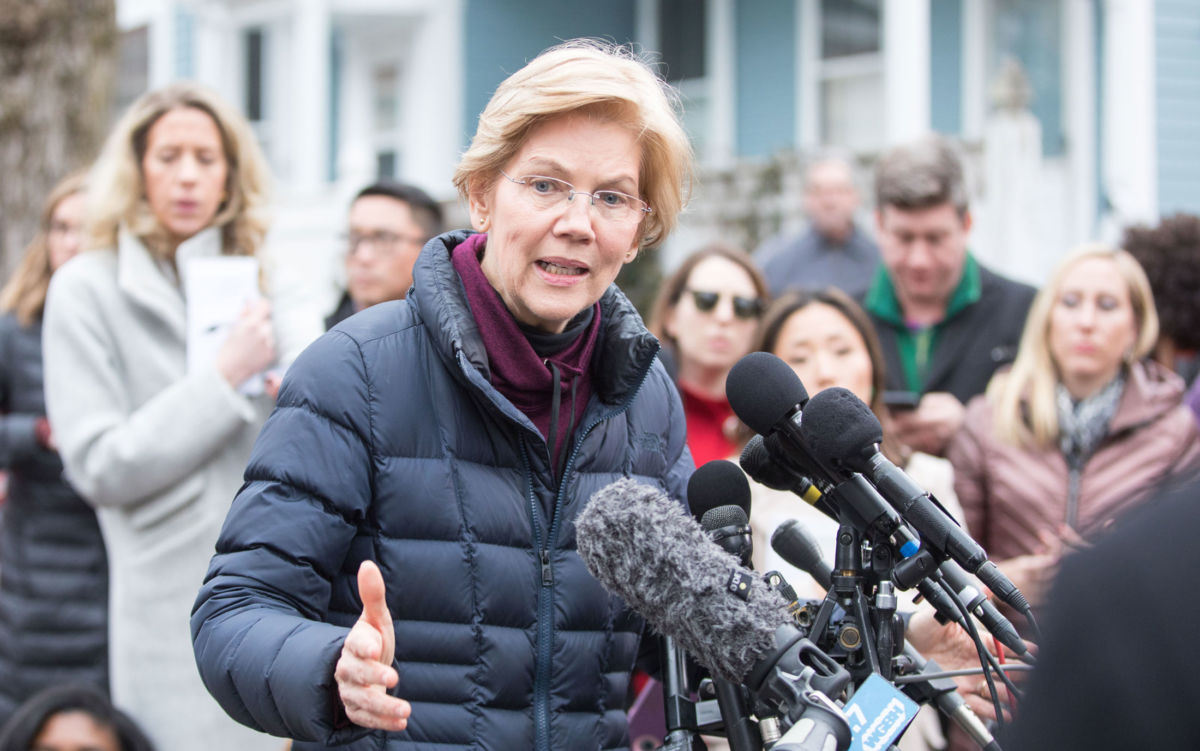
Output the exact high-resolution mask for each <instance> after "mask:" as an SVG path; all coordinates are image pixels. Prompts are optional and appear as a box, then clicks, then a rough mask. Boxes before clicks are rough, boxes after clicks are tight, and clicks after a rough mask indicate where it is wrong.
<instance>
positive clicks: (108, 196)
mask: <svg viewBox="0 0 1200 751" xmlns="http://www.w3.org/2000/svg"><path fill="white" fill-rule="evenodd" d="M181 108H192V109H197V110H200V111H201V112H204V113H206V114H207V115H208V116H209V117H211V118H212V119H213V122H214V123H215V124H216V126H217V130H218V131H219V132H220V134H221V145H222V147H223V149H224V151H225V161H226V163H227V164H228V176H227V177H226V184H225V194H226V197H225V199H224V200H223V201H222V202H221V204H220V206H219V207H218V208H217V214H216V216H215V217H213V221H212V225H213V226H217V227H221V228H222V237H221V239H222V247H223V251H222V252H224V253H226V254H228V255H254V254H255V253H256V252H257V251H258V249H259V247H260V246H261V245H262V242H263V238H264V237H265V236H266V233H267V226H268V217H267V213H266V206H267V198H268V197H267V192H268V189H269V183H270V170H269V168H268V167H267V162H266V159H265V158H263V154H262V150H261V149H260V148H259V146H258V140H257V139H256V138H255V137H254V133H253V132H252V131H251V130H250V125H249V124H248V123H247V122H246V120H245V118H243V117H242V116H241V115H240V114H239V113H238V112H237V110H235V109H234V108H233V107H231V106H230V105H229V104H227V103H226V102H225V101H224V100H223V99H221V97H219V96H218V95H217V94H216V93H215V92H213V91H212V90H210V89H208V88H205V87H203V86H200V85H199V84H196V83H191V82H188V81H181V82H178V83H173V84H170V85H169V86H166V87H164V88H161V89H157V90H154V91H150V92H147V93H145V94H143V95H142V96H141V97H139V98H138V100H137V101H136V102H134V103H133V104H132V105H131V106H130V107H129V109H128V110H127V111H126V112H125V114H124V115H122V116H121V119H120V120H119V121H118V122H117V124H116V127H114V128H113V131H112V133H110V134H109V136H108V140H107V141H106V142H105V144H104V149H103V151H101V153H100V158H99V159H98V160H97V162H96V166H95V169H94V170H93V172H92V177H91V181H90V183H91V188H92V189H91V190H90V191H89V192H88V218H87V235H86V238H85V243H84V245H85V247H86V248H89V249H94V248H111V247H115V246H116V244H117V231H118V229H119V228H121V227H122V226H124V227H125V228H126V229H128V230H129V231H130V232H131V233H132V234H133V235H134V236H136V237H137V238H139V239H140V240H141V241H142V242H143V243H144V244H145V245H146V247H147V248H149V249H150V251H151V252H152V253H154V254H155V255H158V256H161V257H164V258H165V257H168V256H170V254H171V252H172V248H171V246H170V243H169V241H168V239H167V233H166V230H165V229H164V228H163V227H162V225H161V224H160V223H159V221H158V218H157V217H155V215H154V212H153V211H151V209H150V204H149V202H148V201H147V199H146V186H145V180H144V179H143V175H142V158H143V157H144V156H145V153H146V140H147V138H148V136H149V132H150V128H151V127H152V126H153V125H154V123H156V122H158V119H159V118H160V117H162V116H163V115H165V114H166V113H168V112H170V111H171V110H175V109H181Z"/></svg>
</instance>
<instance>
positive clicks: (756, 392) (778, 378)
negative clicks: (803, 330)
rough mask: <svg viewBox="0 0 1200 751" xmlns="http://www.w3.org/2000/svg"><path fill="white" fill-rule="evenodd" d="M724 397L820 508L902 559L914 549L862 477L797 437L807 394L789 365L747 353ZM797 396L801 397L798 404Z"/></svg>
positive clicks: (903, 527) (771, 456)
mask: <svg viewBox="0 0 1200 751" xmlns="http://www.w3.org/2000/svg"><path fill="white" fill-rule="evenodd" d="M725 393H726V396H727V397H728V398H729V404H730V406H732V407H733V410H734V412H736V413H737V414H738V417H740V418H741V419H742V421H743V422H745V423H746V424H747V425H749V426H750V427H751V428H753V429H754V430H756V431H757V432H759V433H760V434H762V435H763V446H764V447H765V449H766V452H767V456H768V459H770V460H775V461H777V462H780V463H783V464H784V465H785V466H786V467H787V468H788V469H790V470H791V471H793V472H794V473H796V474H799V475H802V476H804V477H807V478H811V479H812V480H813V481H814V482H815V483H817V484H819V485H820V486H821V488H820V490H821V493H822V494H823V496H824V497H823V499H822V500H823V502H824V503H825V504H826V506H825V507H821V510H822V511H825V512H826V513H828V510H827V508H828V509H837V512H836V513H835V514H832V516H834V517H835V518H837V519H838V520H839V521H842V522H845V523H849V524H850V525H851V526H853V527H855V528H856V529H858V530H860V531H865V530H867V529H869V528H874V529H875V530H877V531H879V532H880V533H882V534H883V536H884V537H888V538H890V539H891V540H892V542H893V543H894V544H895V546H896V549H897V550H899V551H900V554H901V555H902V556H905V557H907V556H910V555H912V554H914V553H915V552H916V550H917V545H916V542H915V538H914V536H913V535H912V533H911V531H910V530H909V529H908V527H907V526H906V525H904V524H903V522H902V520H901V518H900V516H899V514H897V513H896V511H895V509H893V508H892V507H891V506H890V505H888V503H887V502H886V501H884V500H883V498H881V497H880V496H879V493H877V492H876V491H875V488H873V487H872V486H871V484H870V483H869V482H867V481H866V480H865V479H864V478H863V477H862V476H861V475H858V474H851V473H845V472H841V471H839V470H836V469H835V468H833V467H831V466H830V465H829V464H828V463H827V462H825V460H824V459H823V458H822V457H820V456H818V455H816V454H814V453H813V452H812V451H810V450H809V448H808V446H807V444H805V442H804V440H803V438H802V437H801V427H802V425H803V417H804V416H803V414H802V412H801V404H807V403H808V402H809V399H808V398H807V397H808V392H807V391H805V389H804V384H802V383H800V378H799V377H797V375H796V373H795V371H794V370H792V368H791V366H790V365H788V364H787V363H785V362H784V361H783V360H780V359H779V358H778V357H776V356H775V355H772V354H769V353H766V352H751V353H750V354H749V355H746V356H745V357H743V358H742V359H741V360H739V361H738V362H737V364H736V365H734V366H733V369H732V370H730V371H729V376H728V378H726V379H725ZM800 397H804V398H803V399H801V398H800Z"/></svg>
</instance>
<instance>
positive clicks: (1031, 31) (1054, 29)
mask: <svg viewBox="0 0 1200 751" xmlns="http://www.w3.org/2000/svg"><path fill="white" fill-rule="evenodd" d="M990 11H991V12H990V18H989V21H990V23H988V26H987V28H988V29H989V39H988V60H987V79H986V81H985V91H990V90H991V88H992V86H993V85H994V84H995V82H996V80H997V77H998V76H999V74H1000V72H1001V70H1003V69H1004V67H1005V65H1006V64H1007V63H1008V62H1009V61H1011V60H1015V61H1017V62H1018V63H1019V64H1020V66H1021V69H1022V71H1023V72H1024V73H1025V76H1026V77H1027V78H1028V80H1029V86H1030V88H1031V90H1032V94H1033V96H1032V100H1031V102H1030V105H1029V107H1030V109H1031V110H1032V111H1033V114H1034V116H1036V117H1037V119H1038V122H1040V123H1041V126H1042V153H1043V154H1044V155H1045V156H1061V155H1062V154H1063V152H1064V151H1065V150H1066V138H1065V136H1064V135H1063V127H1064V126H1063V61H1062V43H1061V41H1060V40H1061V39H1062V33H1063V30H1062V29H1063V27H1062V15H1063V13H1062V4H1061V3H1060V2H1057V1H1054V0H1052V1H1051V2H1046V1H1045V0H992V3H991V5H990ZM993 106H994V105H993V103H992V102H991V101H990V99H989V101H988V102H987V107H986V109H987V110H988V111H990V110H991V109H992V107H993Z"/></svg>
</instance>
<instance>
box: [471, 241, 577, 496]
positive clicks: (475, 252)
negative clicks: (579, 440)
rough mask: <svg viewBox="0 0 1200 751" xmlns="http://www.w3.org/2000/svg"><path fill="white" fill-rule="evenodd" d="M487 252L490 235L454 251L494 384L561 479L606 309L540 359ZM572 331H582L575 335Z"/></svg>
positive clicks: (575, 325) (540, 356) (569, 328)
mask: <svg viewBox="0 0 1200 751" xmlns="http://www.w3.org/2000/svg"><path fill="white" fill-rule="evenodd" d="M486 247H487V235H486V234H478V235H472V236H470V237H469V238H467V239H466V240H465V241H464V242H462V243H460V244H459V245H458V246H457V247H456V248H455V249H454V251H453V253H452V256H451V263H452V264H453V265H454V270H455V271H457V272H458V275H459V277H461V278H462V281H463V287H464V288H465V289H466V293H467V304H468V305H469V306H470V308H471V315H472V316H473V317H474V318H475V324H476V325H477V326H478V327H479V334H480V336H481V337H482V338H483V347H484V350H485V351H486V352H487V356H488V367H489V369H490V370H491V382H492V385H493V386H495V387H496V390H497V391H499V392H500V393H501V394H503V395H504V396H505V397H506V398H507V399H508V400H509V401H510V402H512V403H513V406H515V407H516V408H517V409H519V410H521V412H523V413H525V415H526V416H527V417H528V418H529V419H530V420H531V421H532V422H533V424H534V425H535V426H536V427H537V429H538V430H539V431H540V432H541V434H542V437H543V438H545V439H546V441H547V445H548V447H549V448H552V449H553V453H554V456H553V457H552V464H553V467H554V472H555V475H556V476H561V474H562V470H563V465H564V464H565V462H566V457H567V454H568V451H569V450H570V449H569V447H570V446H571V444H572V442H573V433H574V432H575V430H576V429H577V428H578V426H579V421H580V420H581V419H582V418H583V412H584V409H585V408H586V407H587V402H588V399H589V398H590V397H591V395H592V378H591V373H590V368H589V365H590V363H591V360H592V353H593V352H594V351H595V348H596V340H597V338H598V337H599V332H600V304H599V303H596V304H595V305H594V306H593V308H592V310H591V313H592V315H591V316H590V321H588V320H586V318H588V317H587V316H582V317H578V318H577V319H576V320H575V321H573V322H572V325H571V326H568V332H567V333H568V334H569V333H574V334H575V335H574V336H573V337H570V336H569V335H568V337H564V338H569V342H562V348H561V349H559V350H558V351H555V352H546V351H545V350H543V354H541V355H539V354H538V352H536V351H535V350H534V345H533V344H531V343H530V340H529V338H528V336H527V335H526V333H525V332H523V331H522V330H521V326H520V325H519V324H518V322H517V320H516V319H515V318H513V316H512V313H510V312H509V310H508V308H507V307H505V305H504V301H503V300H502V299H501V298H500V294H499V293H498V292H496V290H495V289H493V288H492V285H491V284H490V283H489V282H488V280H487V277H486V276H484V273H483V269H482V268H481V267H480V260H481V259H482V258H483V254H484V252H485V251H486ZM587 312H588V311H584V313H587ZM581 319H583V320H581ZM572 327H574V328H577V329H578V330H577V331H575V332H571V328H572ZM555 370H556V371H557V372H558V374H559V378H558V383H557V387H558V394H559V398H560V400H561V406H560V408H559V410H558V416H557V418H558V419H557V421H556V426H555V430H554V436H553V437H554V440H553V446H552V447H551V446H550V444H551V423H552V422H555V421H554V420H553V412H554V410H553V406H554V396H555V386H556V384H555V379H554V375H553V372H554V371H555Z"/></svg>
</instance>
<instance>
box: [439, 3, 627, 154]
mask: <svg viewBox="0 0 1200 751" xmlns="http://www.w3.org/2000/svg"><path fill="white" fill-rule="evenodd" d="M634 6H635V0H608V2H604V3H579V2H563V1H562V0H467V3H466V9H465V14H464V18H465V22H464V28H463V40H464V43H463V78H464V81H463V121H462V144H463V148H466V146H467V145H468V144H470V142H471V137H472V136H473V135H474V133H475V125H476V123H477V122H478V118H479V113H480V112H482V111H483V108H484V107H485V106H487V103H488V100H489V99H491V96H492V92H493V91H495V89H496V86H498V85H499V84H500V82H501V81H503V80H504V79H505V77H507V76H508V75H510V74H512V73H514V72H516V71H517V70H519V69H520V68H521V66H523V65H524V64H525V63H526V62H528V61H529V60H531V59H533V58H534V57H536V56H537V54H538V53H539V52H541V51H542V50H544V49H546V48H547V47H552V46H554V45H555V44H558V43H559V42H561V41H563V40H565V39H573V38H575V37H601V38H605V39H610V40H612V41H616V42H622V43H624V42H630V41H633V39H634V11H635V7H634Z"/></svg>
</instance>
